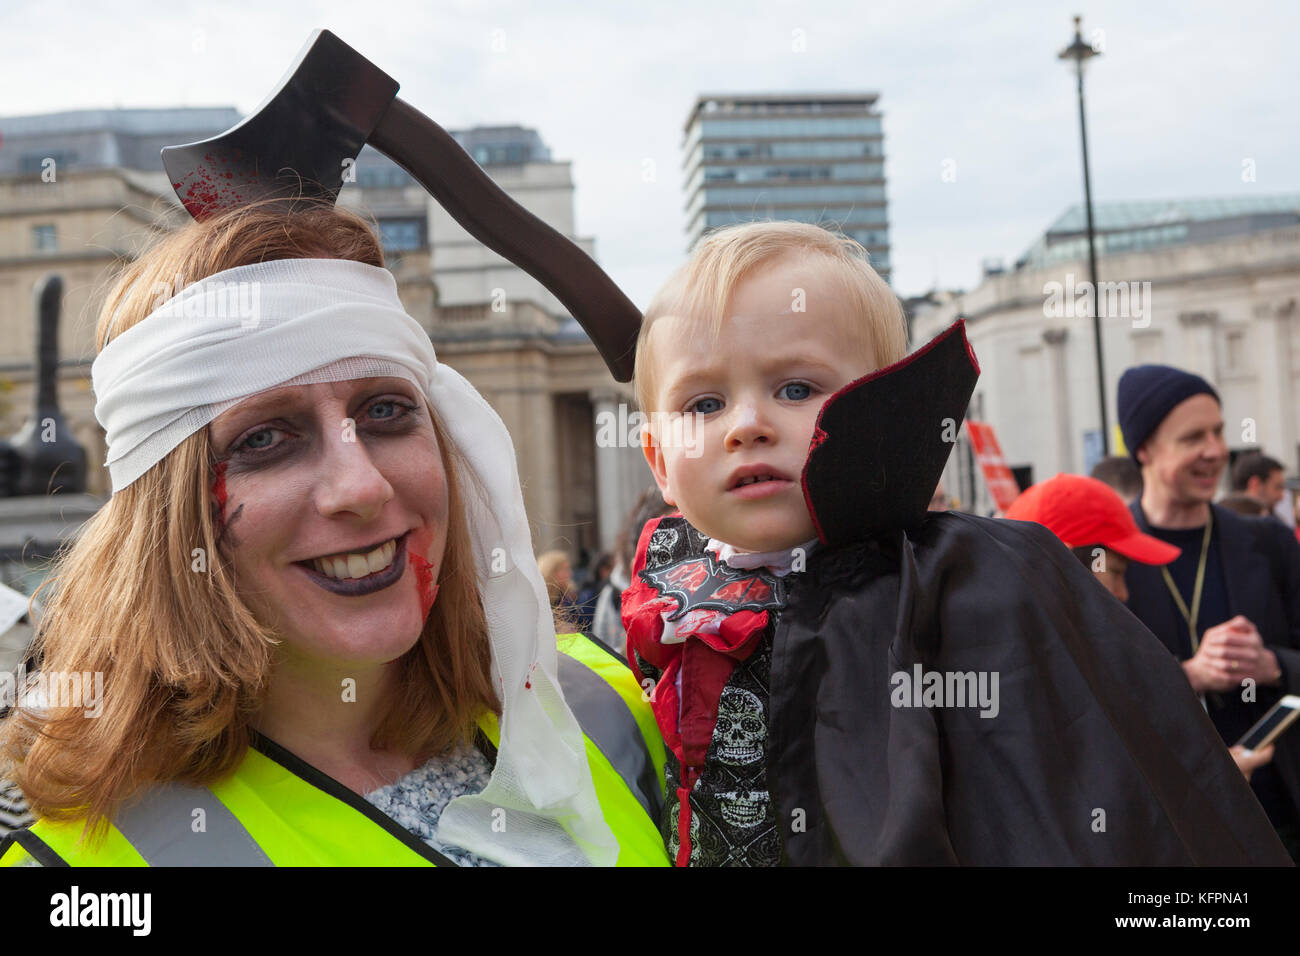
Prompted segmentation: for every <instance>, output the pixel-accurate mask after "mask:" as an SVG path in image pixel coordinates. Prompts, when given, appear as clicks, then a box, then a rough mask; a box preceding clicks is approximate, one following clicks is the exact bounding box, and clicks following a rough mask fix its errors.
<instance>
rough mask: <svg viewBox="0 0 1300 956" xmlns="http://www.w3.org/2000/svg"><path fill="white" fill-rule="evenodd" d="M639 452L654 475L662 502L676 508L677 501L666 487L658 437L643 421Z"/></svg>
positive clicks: (664, 466) (647, 423) (662, 454)
mask: <svg viewBox="0 0 1300 956" xmlns="http://www.w3.org/2000/svg"><path fill="white" fill-rule="evenodd" d="M641 454H643V455H645V462H646V464H647V465H649V466H650V473H651V474H652V475H654V478H655V484H656V485H658V486H659V493H660V494H661V495H663V499H664V504H669V505H672V506H673V507H674V508H676V507H677V502H675V501H674V500H673V499H672V491H671V489H669V487H668V465H667V462H666V461H665V459H664V451H663V449H662V448H661V447H660V446H659V439H658V438H657V437H656V436H655V433H654V429H653V428H652V427H651V425H650V423H649V422H643V423H642V425H641Z"/></svg>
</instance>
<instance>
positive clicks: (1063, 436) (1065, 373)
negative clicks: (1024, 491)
mask: <svg viewBox="0 0 1300 956" xmlns="http://www.w3.org/2000/svg"><path fill="white" fill-rule="evenodd" d="M1069 334H1070V333H1069V330H1068V329H1048V330H1047V331H1045V332H1044V333H1043V342H1044V343H1045V344H1046V345H1047V353H1048V358H1047V367H1048V369H1049V370H1050V372H1049V374H1051V376H1052V406H1053V408H1052V419H1053V421H1054V422H1055V424H1056V470H1057V471H1058V472H1069V473H1073V472H1074V470H1075V468H1074V433H1073V428H1072V427H1071V424H1070V377H1069V368H1068V365H1067V363H1066V356H1065V340H1066V338H1067V337H1068V336H1069ZM1047 477H1050V476H1049V475H1044V476H1042V478H1047ZM1042 478H1040V479H1039V480H1042Z"/></svg>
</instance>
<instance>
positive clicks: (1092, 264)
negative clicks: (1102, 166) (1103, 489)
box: [1057, 16, 1110, 455]
mask: <svg viewBox="0 0 1300 956" xmlns="http://www.w3.org/2000/svg"><path fill="white" fill-rule="evenodd" d="M1082 19H1083V18H1082V17H1078V16H1076V17H1075V18H1074V42H1073V43H1071V44H1070V45H1069V46H1067V47H1066V48H1065V49H1064V50H1062V51H1061V52H1060V53H1059V54H1058V56H1057V58H1058V59H1061V60H1072V61H1074V73H1075V76H1076V77H1077V79H1078V84H1079V137H1080V139H1081V141H1082V143H1083V208H1084V215H1085V216H1086V217H1087V222H1088V280H1089V281H1090V282H1091V283H1092V331H1093V335H1094V337H1095V339H1096V347H1097V399H1098V402H1099V403H1100V406H1101V451H1102V454H1103V455H1109V454H1110V420H1109V418H1108V416H1107V415H1106V373H1105V368H1104V365H1103V363H1102V357H1101V317H1100V316H1099V315H1098V314H1097V299H1098V293H1097V245H1096V237H1095V234H1094V232H1093V226H1092V182H1091V179H1090V178H1089V176H1088V124H1087V122H1086V121H1085V120H1084V114H1083V71H1084V64H1085V63H1087V62H1088V60H1089V59H1090V58H1091V57H1094V56H1100V55H1101V54H1100V53H1099V52H1098V51H1097V50H1094V49H1093V48H1092V46H1091V44H1088V43H1084V42H1083V36H1082V34H1081V32H1080V25H1079V22H1080V20H1082Z"/></svg>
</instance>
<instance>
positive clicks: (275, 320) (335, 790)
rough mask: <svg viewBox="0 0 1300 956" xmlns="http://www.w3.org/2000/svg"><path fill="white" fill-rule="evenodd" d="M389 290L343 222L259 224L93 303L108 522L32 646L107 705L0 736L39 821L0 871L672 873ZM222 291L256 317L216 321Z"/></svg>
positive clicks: (530, 570)
mask: <svg viewBox="0 0 1300 956" xmlns="http://www.w3.org/2000/svg"><path fill="white" fill-rule="evenodd" d="M382 266H383V260H382V254H381V252H380V249H379V245H378V242H377V240H376V238H375V236H374V233H373V231H372V230H371V229H370V227H369V226H368V225H367V224H366V223H365V222H364V221H363V220H361V219H359V218H357V217H356V216H354V215H352V214H349V213H346V212H343V211H340V210H336V209H333V208H332V207H330V206H326V205H320V204H303V203H297V204H294V205H293V206H288V205H285V204H284V203H283V202H264V203H262V204H259V205H256V206H252V207H245V208H242V209H239V210H236V211H234V212H229V213H224V214H222V215H220V216H216V217H213V218H212V219H209V220H206V221H204V222H201V223H195V224H193V225H191V226H189V227H188V228H186V229H183V230H181V231H179V232H178V233H176V234H174V235H172V236H171V237H168V238H166V239H165V240H163V241H162V242H161V243H160V244H158V245H157V246H156V247H155V248H154V249H153V250H151V251H150V252H149V253H147V254H146V255H144V256H143V257H142V258H141V259H139V260H138V261H136V262H135V263H133V264H132V265H131V266H129V267H128V268H127V270H126V272H125V273H124V274H123V276H122V277H121V279H120V280H119V282H118V284H117V285H116V287H115V288H114V290H113V291H112V293H111V294H110V295H109V297H108V300H107V302H106V304H105V308H104V311H103V314H102V317H101V321H100V324H99V328H98V341H100V342H104V343H105V345H104V347H103V349H102V350H101V353H100V355H99V357H98V358H97V360H96V363H95V368H94V378H95V389H96V396H97V404H96V415H97V417H99V419H100V421H101V423H102V424H104V426H105V428H106V430H107V435H108V445H109V455H108V462H107V464H108V466H109V470H110V473H111V476H112V480H113V491H114V493H113V496H112V498H111V499H110V500H109V502H108V503H107V504H106V505H105V506H104V508H103V509H101V510H100V512H99V513H98V514H96V516H95V517H94V518H93V519H92V520H91V521H90V522H89V524H88V525H87V528H86V530H85V532H84V533H83V534H82V535H81V537H80V538H79V540H78V541H77V543H76V544H75V545H74V546H73V547H72V548H71V549H70V550H69V551H68V552H67V553H66V554H65V555H63V556H62V557H61V559H60V560H59V563H58V565H57V567H56V569H55V573H54V574H53V575H52V576H51V579H50V582H51V587H52V590H53V594H52V595H51V597H50V598H49V601H48V603H47V605H46V611H45V613H44V615H43V616H42V621H41V627H40V632H39V634H38V635H37V645H36V654H37V655H39V659H40V661H41V666H42V668H43V670H44V671H48V672H51V673H59V672H64V671H66V672H77V673H82V672H87V671H89V672H92V673H102V674H103V675H104V685H105V687H106V691H105V694H104V700H103V702H102V708H101V709H102V713H101V714H99V715H97V716H96V717H95V718H94V719H91V718H89V717H88V715H87V713H86V711H85V709H84V708H80V707H75V706H73V707H54V706H44V707H41V706H37V705H36V703H35V702H34V701H32V700H30V699H28V700H26V701H24V702H23V703H22V704H21V705H20V706H19V707H16V708H15V709H14V712H13V714H12V715H11V717H10V718H9V719H8V720H6V721H5V723H4V724H3V725H0V744H2V745H3V748H4V750H3V752H4V756H5V758H6V760H7V762H8V766H9V767H10V768H11V770H12V773H13V775H14V778H15V779H16V781H17V783H18V785H19V787H20V788H21V789H22V790H23V792H24V793H25V794H26V795H27V797H28V798H29V800H30V802H31V804H32V807H33V810H34V811H35V813H36V814H37V816H38V817H40V818H41V819H40V820H39V822H38V823H37V824H36V826H35V827H33V828H32V831H31V832H28V833H20V834H18V835H17V838H16V840H15V841H10V842H9V843H8V844H6V845H0V858H4V862H6V863H9V862H12V860H11V859H9V857H13V856H15V855H16V854H18V853H19V852H20V851H17V850H15V852H14V853H7V851H8V850H9V849H12V848H13V846H12V844H13V843H14V842H16V843H17V844H19V845H20V846H21V847H22V848H23V849H22V851H21V853H23V854H25V856H26V857H27V858H29V859H35V860H38V861H41V862H44V863H50V862H58V861H60V860H62V861H65V862H75V863H100V864H102V863H110V864H136V865H139V864H140V863H148V864H154V865H156V864H160V863H171V864H176V863H184V864H200V865H202V864H208V865H212V864H219V863H232V862H233V863H237V864H249V863H262V864H263V865H265V864H267V863H269V864H273V865H284V864H298V865H302V864H308V865H311V864H325V865H331V864H333V865H340V864H396V863H401V864H417V865H418V864H424V865H427V864H428V863H431V862H432V863H435V864H447V863H449V862H456V863H470V864H483V863H570V864H572V863H598V864H599V863H606V864H608V863H613V862H615V861H616V860H617V861H618V862H619V863H654V864H662V863H664V862H665V860H664V858H663V853H662V849H661V843H660V841H659V837H658V833H657V828H656V825H655V822H654V819H653V813H652V811H653V810H654V809H655V807H656V803H655V801H656V800H659V799H662V792H661V791H660V790H659V789H658V786H657V785H656V782H655V771H656V768H657V767H661V766H662V752H663V748H662V741H659V740H658V739H656V738H655V737H654V736H653V735H652V734H644V733H642V731H641V729H640V728H641V727H643V726H644V727H650V726H652V725H651V724H650V723H649V720H648V714H646V713H642V712H641V711H640V709H639V708H641V707H643V705H642V704H641V701H640V695H639V687H638V686H637V685H636V682H635V681H634V680H633V679H632V676H631V674H630V672H628V671H626V669H625V668H623V669H622V670H621V671H616V670H610V667H609V659H607V658H603V657H602V656H601V655H599V652H597V656H596V657H595V658H593V657H592V655H591V653H590V651H589V650H588V649H587V642H585V641H584V640H583V639H582V638H580V637H579V638H577V639H576V640H575V639H573V638H565V639H564V640H563V641H562V644H563V646H564V647H565V649H566V654H564V655H563V656H562V658H560V657H557V652H556V637H555V632H554V629H553V626H552V625H551V618H550V613H549V607H548V605H547V602H546V600H545V591H544V589H543V585H542V582H541V578H540V575H539V574H538V572H537V569H536V564H535V559H534V558H533V555H532V551H531V544H530V540H529V535H528V525H527V518H526V515H525V514H524V511H523V501H522V494H521V492H520V488H519V481H518V476H517V472H516V471H515V462H514V452H513V447H512V446H511V444H510V440H509V436H508V434H507V433H506V432H505V428H504V425H503V424H502V423H501V421H500V419H499V418H498V417H497V416H496V415H495V413H494V412H492V410H491V409H490V408H489V407H488V405H487V404H486V402H484V401H483V399H482V398H481V396H479V395H478V393H477V392H475V391H474V389H473V388H472V386H470V385H469V384H468V383H467V382H466V381H465V380H464V379H463V378H461V377H460V376H459V375H457V374H456V373H455V372H454V371H453V370H451V369H449V368H447V367H446V366H443V365H440V364H439V363H438V362H437V360H436V357H435V356H434V354H433V349H432V346H431V345H430V343H429V340H428V336H427V334H425V333H424V332H423V330H422V329H421V328H420V326H419V324H418V323H417V322H415V320H414V319H412V318H411V317H410V316H409V315H407V314H405V312H404V311H403V310H402V308H401V303H400V300H398V298H397V295H396V284H395V282H394V280H393V277H392V275H391V273H389V272H388V271H387V270H386V269H384V268H382ZM173 276H180V277H184V278H185V280H186V284H185V285H183V287H173V286H171V285H170V283H171V277H173ZM236 283H238V285H239V287H240V288H244V287H245V286H248V287H249V288H250V289H251V290H252V294H251V295H250V296H249V297H246V298H245V299H242V300H241V301H249V302H254V303H257V305H256V308H255V309H254V311H253V314H251V315H244V314H242V313H239V311H238V310H231V309H227V308H226V307H225V306H224V305H222V306H221V307H220V308H216V307H212V306H211V305H210V303H213V302H217V301H220V302H228V301H229V297H227V298H226V299H221V298H220V297H215V296H213V295H212V292H213V290H214V288H216V287H217V286H222V287H229V286H231V285H234V284H236ZM177 285H178V286H180V283H178V284H177ZM158 288H163V289H164V290H166V294H165V295H163V296H155V295H153V293H154V290H156V289H158ZM160 299H161V301H160ZM615 663H616V662H615ZM575 713H580V715H581V717H582V720H581V722H580V721H579V720H578V719H577V718H575ZM592 721H595V723H596V724H598V725H599V728H600V731H601V734H600V740H601V744H602V746H601V747H598V746H597V745H596V744H595V743H594V742H593V740H592V738H591V737H587V736H586V735H585V733H584V731H583V727H584V726H586V725H587V724H588V723H590V722H592ZM594 725H595V724H593V726H594ZM620 734H621V736H620ZM610 745H612V747H611V746H610ZM602 747H603V748H604V750H610V752H611V753H614V754H615V755H616V757H617V758H618V759H611V758H606V757H605V756H604V755H603V754H604V750H603V749H602ZM629 754H630V755H632V757H631V760H630V762H629V759H628V755H629ZM638 760H639V761H640V763H639V764H638V762H637V761H638ZM620 761H621V762H620ZM660 776H661V775H660ZM647 780H648V781H649V782H648V783H647ZM430 785H432V787H433V792H432V793H431V792H430ZM417 798H418V799H417ZM178 801H179V802H178ZM404 801H405V802H404ZM194 807H201V808H204V807H205V808H206V811H205V817H204V819H205V822H206V827H207V829H206V830H205V831H203V832H199V831H197V830H192V828H191V823H192V821H191V819H190V813H191V809H192V808H194ZM381 808H382V810H381ZM399 821H400V822H399ZM500 824H504V826H501V825H500ZM214 827H215V828H216V829H217V830H218V831H220V832H222V833H224V834H225V836H226V837H227V838H228V839H223V840H212V839H205V838H204V833H210V832H211V831H212V829H213V828H214ZM83 832H84V833H86V834H87V835H89V836H91V837H92V839H90V840H88V841H86V842H83V841H82V839H81V837H82V834H83ZM196 833H197V834H198V835H196ZM240 847H242V848H243V849H244V851H246V853H247V858H239V859H231V858H230V856H231V854H233V853H236V848H240Z"/></svg>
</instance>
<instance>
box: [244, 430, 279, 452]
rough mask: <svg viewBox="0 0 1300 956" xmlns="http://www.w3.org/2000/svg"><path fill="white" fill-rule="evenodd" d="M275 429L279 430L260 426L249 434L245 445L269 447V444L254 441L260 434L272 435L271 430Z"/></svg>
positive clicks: (249, 446)
mask: <svg viewBox="0 0 1300 956" xmlns="http://www.w3.org/2000/svg"><path fill="white" fill-rule="evenodd" d="M274 431H279V429H278V428H260V429H258V430H257V431H255V432H253V433H252V434H251V435H249V436H248V438H246V439H244V445H245V446H246V447H248V448H266V447H268V446H267V445H259V444H258V443H257V442H255V441H253V439H254V438H256V437H257V436H258V435H270V434H271V432H274Z"/></svg>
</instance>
